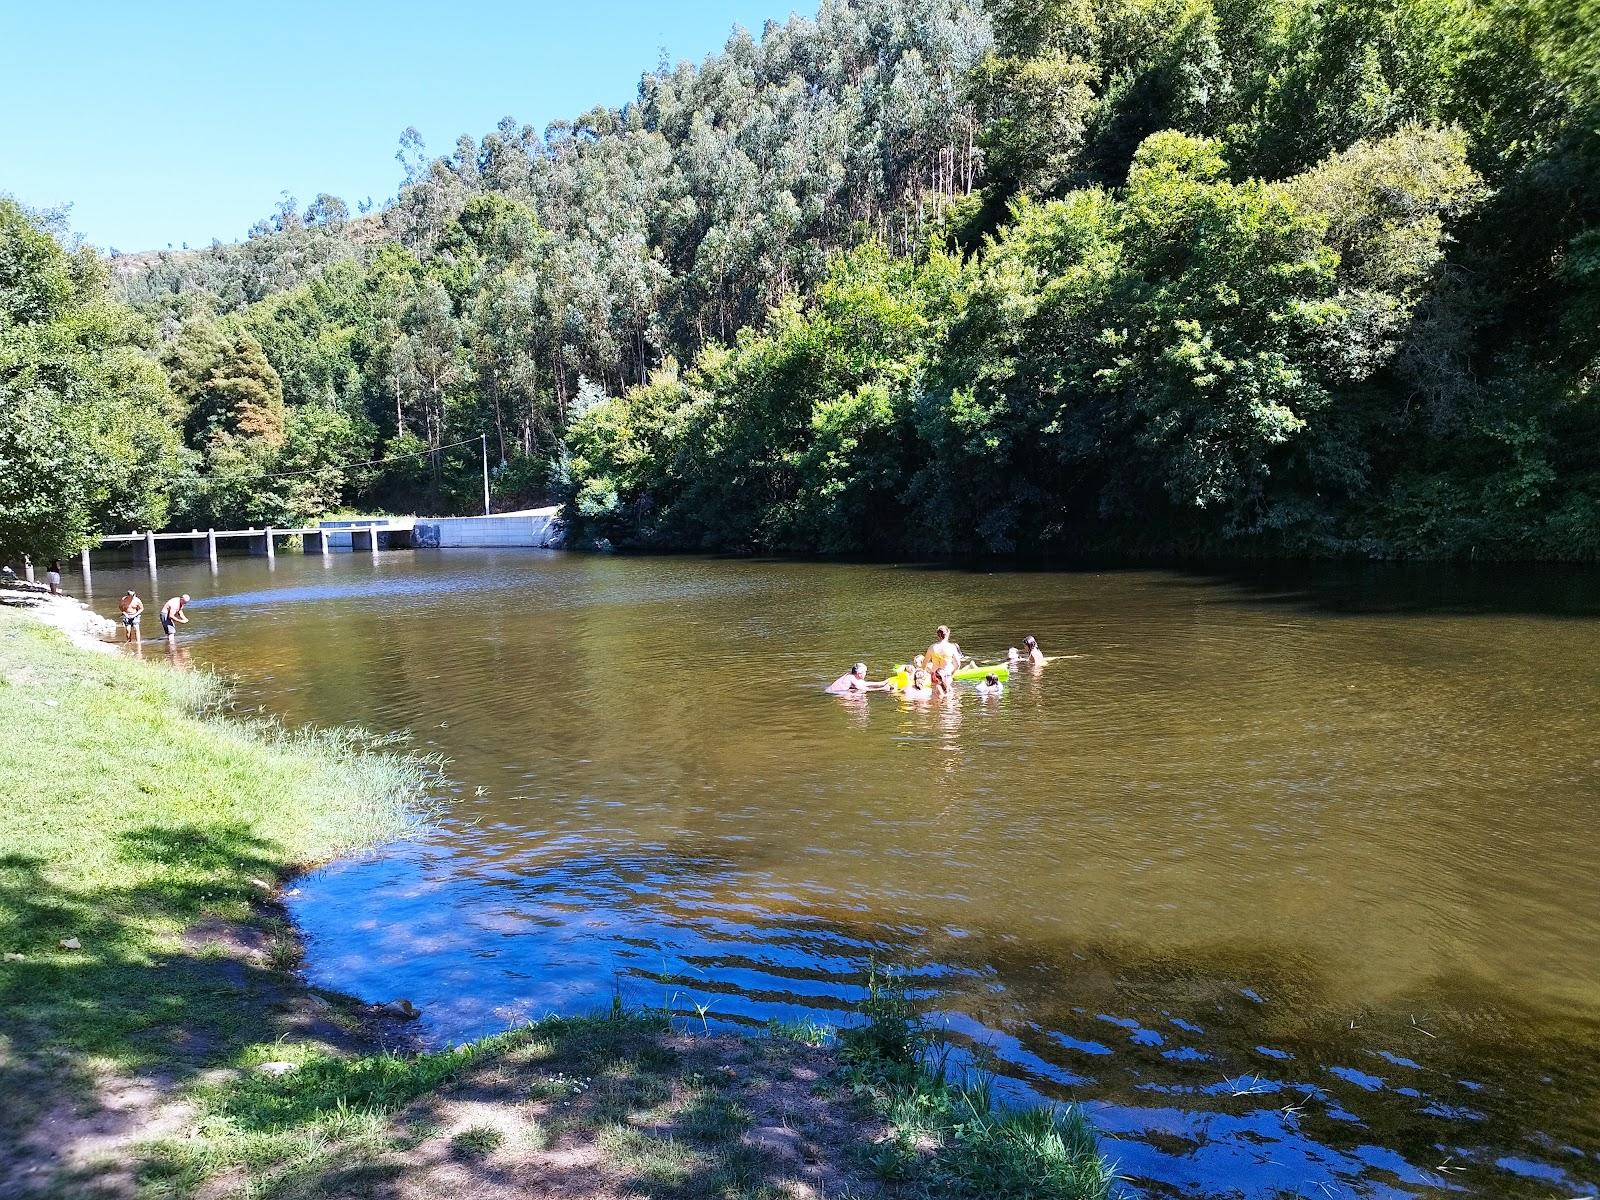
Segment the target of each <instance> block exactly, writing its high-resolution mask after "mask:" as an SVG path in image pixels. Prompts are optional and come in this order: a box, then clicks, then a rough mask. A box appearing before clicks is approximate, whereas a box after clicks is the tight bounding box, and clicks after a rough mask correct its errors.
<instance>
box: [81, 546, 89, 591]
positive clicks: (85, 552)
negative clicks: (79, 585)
mask: <svg viewBox="0 0 1600 1200" xmlns="http://www.w3.org/2000/svg"><path fill="white" fill-rule="evenodd" d="M78 561H79V562H80V563H81V564H83V591H84V594H85V595H91V594H92V591H91V589H90V586H89V547H87V546H85V547H84V548H83V549H82V550H79V551H78Z"/></svg>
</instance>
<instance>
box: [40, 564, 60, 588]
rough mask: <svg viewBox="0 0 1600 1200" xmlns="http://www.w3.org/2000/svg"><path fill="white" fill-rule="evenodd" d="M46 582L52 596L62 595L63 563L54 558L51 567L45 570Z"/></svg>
mask: <svg viewBox="0 0 1600 1200" xmlns="http://www.w3.org/2000/svg"><path fill="white" fill-rule="evenodd" d="M44 581H45V582H46V583H47V584H49V585H50V594H51V595H52V596H59V595H61V561H60V560H59V559H55V558H52V559H51V560H50V565H49V566H48V567H46V568H45V570H44Z"/></svg>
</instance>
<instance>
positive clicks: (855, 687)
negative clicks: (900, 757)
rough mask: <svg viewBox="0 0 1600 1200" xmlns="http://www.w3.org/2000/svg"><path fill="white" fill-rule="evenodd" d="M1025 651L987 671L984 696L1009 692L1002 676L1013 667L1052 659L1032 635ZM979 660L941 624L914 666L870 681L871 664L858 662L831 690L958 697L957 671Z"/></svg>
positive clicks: (980, 690) (1014, 651) (922, 697)
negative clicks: (1024, 662)
mask: <svg viewBox="0 0 1600 1200" xmlns="http://www.w3.org/2000/svg"><path fill="white" fill-rule="evenodd" d="M1022 645H1023V649H1022V650H1018V649H1017V648H1016V647H1015V646H1012V647H1011V649H1010V650H1008V651H1007V652H1006V662H1005V663H1004V664H1003V665H1002V664H996V666H995V668H994V669H993V670H989V671H986V672H985V673H984V676H983V678H982V680H980V681H979V683H978V685H977V692H978V695H980V696H998V695H1000V694H1001V693H1002V692H1004V691H1005V683H1004V682H1003V680H1002V678H1001V676H1002V675H1009V674H1010V670H1011V668H1012V667H1016V666H1018V665H1020V664H1021V663H1022V661H1023V660H1024V659H1026V660H1027V662H1028V663H1029V665H1031V666H1036V667H1042V666H1044V664H1045V663H1047V662H1049V661H1050V660H1049V659H1048V658H1046V657H1045V655H1044V652H1043V651H1041V650H1040V649H1039V642H1038V639H1036V638H1035V637H1034V636H1033V635H1032V634H1031V633H1030V634H1029V635H1028V636H1027V637H1025V638H1023V639H1022ZM977 662H978V660H977V659H975V658H972V657H971V656H970V655H967V654H963V653H962V651H961V647H960V646H958V645H957V644H956V643H955V642H953V641H951V640H950V627H949V626H948V625H941V626H939V628H938V629H937V630H936V631H935V640H934V643H933V645H931V646H929V647H928V648H927V650H926V651H924V652H923V653H921V654H919V655H917V656H916V657H915V658H913V659H912V660H911V663H910V665H908V666H900V667H896V668H895V670H894V672H893V674H891V675H890V676H889V677H888V678H886V679H877V680H872V679H868V678H867V664H866V663H859V662H858V663H857V664H856V665H855V666H853V667H851V668H850V669H849V670H848V671H846V672H845V673H844V674H843V675H841V676H839V678H837V679H835V680H834V681H833V682H832V683H830V684H829V685H828V687H827V690H828V691H829V692H830V693H832V694H833V695H836V696H848V695H854V694H857V693H866V692H897V693H899V694H900V695H902V696H904V697H906V698H907V699H908V700H934V699H943V698H945V697H947V696H951V695H954V694H955V682H956V680H955V677H956V672H957V671H961V670H963V669H970V668H972V667H977Z"/></svg>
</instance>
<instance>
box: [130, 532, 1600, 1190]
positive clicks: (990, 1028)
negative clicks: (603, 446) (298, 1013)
mask: <svg viewBox="0 0 1600 1200" xmlns="http://www.w3.org/2000/svg"><path fill="white" fill-rule="evenodd" d="M102 575H109V576H111V577H110V578H101V580H100V589H101V591H102V593H103V594H105V595H110V596H114V595H115V594H117V593H116V590H113V589H120V587H121V586H123V584H122V581H121V579H120V578H119V577H118V576H116V575H115V573H111V572H103V573H102ZM169 576H170V578H169ZM130 578H132V576H130ZM162 589H163V590H162V595H165V594H167V593H168V592H169V591H173V590H179V589H181V590H186V591H189V592H190V593H191V594H193V595H194V596H195V603H194V605H192V606H191V608H190V612H191V614H192V618H193V620H192V624H190V625H189V626H188V627H187V628H186V629H185V631H184V634H183V635H182V636H181V638H180V647H181V649H182V651H185V652H188V653H191V654H192V655H193V659H194V661H195V663H196V664H197V665H213V666H218V667H220V668H222V669H224V670H225V671H227V672H230V673H232V674H235V675H236V676H237V677H238V678H239V679H240V682H241V687H242V698H243V699H244V700H245V701H246V702H247V703H249V704H252V705H254V704H258V703H259V704H262V705H265V706H266V707H267V708H268V709H269V710H271V711H274V712H277V713H279V714H281V715H283V716H284V717H285V718H286V719H288V720H290V721H310V722H317V723H324V724H329V723H354V724H360V725H364V726H366V727H368V728H373V729H378V730H385V731H386V730H390V729H405V730H408V731H410V732H411V733H412V734H413V735H414V737H415V738H416V739H417V741H418V743H419V744H420V745H421V746H422V747H424V748H426V749H429V750H436V751H439V752H441V753H443V754H445V755H447V756H448V757H449V758H450V760H451V768H450V771H451V774H452V776H453V777H454V778H455V780H456V781H457V782H458V785H459V794H458V795H457V796H456V798H455V799H454V801H453V803H452V805H451V807H450V809H449V811H448V813H447V815H446V816H445V818H444V819H443V820H442V821H441V823H440V826H439V828H438V829H437V830H436V831H434V832H433V833H432V834H430V835H429V836H428V837H427V838H426V839H424V840H421V841H419V842H417V843H414V844H409V845H405V846H399V847H392V848H390V849H388V850H386V851H385V852H383V853H382V854H379V855H376V856H373V857H371V858H368V859H364V860H361V861H356V862H350V863H343V864H339V865H336V866H333V867H329V868H327V869H324V870H322V871H319V872H317V873H315V874H313V875H312V876H310V877H309V878H308V879H307V880H306V881H305V882H304V884H303V892H302V895H301V897H300V899H299V900H298V902H297V910H296V916H297V917H298V918H299V919H300V920H301V921H302V922H303V924H304V925H305V927H306V929H307V930H308V933H309V937H310V956H309V970H310V971H311V972H312V974H313V975H314V976H315V978H316V979H317V980H318V981H319V982H321V983H324V984H328V985H330V986H335V987H341V988H344V989H346V990H350V991H354V992H355V993H357V994H359V995H362V996H365V997H368V998H374V999H388V998H391V997H393V996H397V995H405V996H409V997H410V998H411V999H413V1000H415V1001H416V1002H417V1003H418V1004H419V1005H421V1006H422V1008H423V1009H424V1012H425V1016H424V1018H423V1023H424V1026H425V1030H426V1032H427V1033H428V1034H429V1035H430V1036H432V1037H434V1038H436V1039H439V1040H446V1039H458V1038H462V1037H466V1036H472V1035H476V1034H479V1033H483V1032H487V1031H489V1030H492V1029H496V1028H499V1027H502V1026H504V1025H506V1024H507V1023H509V1022H512V1021H516V1020H519V1019H522V1018H525V1017H528V1016H532V1015H537V1014H540V1013H543V1012H546V1011H549V1010H552V1009H559V1010H563V1011H571V1010H574V1009H583V1008H587V1007H594V1006H598V1005H603V1004H606V1003H609V1000H610V997H611V994H612V992H613V990H620V991H621V993H622V995H623V997H624V999H625V1000H626V1001H628V1002H630V1003H651V1004H660V1003H667V1004H671V1005H674V1006H675V1007H678V1008H680V1009H683V1010H688V1009H689V1008H690V1006H691V1005H694V1004H709V1005H710V1011H711V1013H712V1014H713V1015H714V1016H715V1017H717V1018H719V1019H721V1020H723V1021H728V1022H740V1023H760V1022H764V1021H766V1020H767V1019H769V1018H772V1017H799V1016H813V1017H821V1018H822V1019H825V1020H841V1019H846V1015H847V1011H848V1008H849V1006H850V1004H851V1003H852V1002H853V1001H854V999H855V998H856V997H857V996H858V994H859V987H860V982H861V979H862V976H863V970H864V965H865V962H866V959H867V956H868V955H876V956H878V957H879V958H880V959H886V960H890V961H894V962H897V963H901V964H904V965H905V966H906V967H907V968H908V969H909V970H910V971H911V972H912V975H913V979H914V982H915V986H916V989H917V991H918V994H919V996H920V997H921V999H922V1002H923V1004H924V1006H925V1007H926V1008H927V1010H928V1011H929V1012H930V1014H932V1016H933V1019H935V1020H936V1021H938V1022H940V1023H941V1024H943V1025H944V1026H945V1027H946V1028H947V1029H948V1030H949V1031H950V1034H951V1036H952V1037H954V1038H956V1039H957V1040H958V1041H960V1042H962V1043H964V1044H966V1045H969V1046H971V1047H973V1048H974V1049H975V1051H976V1053H978V1054H979V1055H980V1056H987V1057H989V1058H991V1059H992V1060H993V1062H994V1064H995V1066H996V1067H997V1068H998V1069H999V1070H1000V1071H1001V1072H1002V1073H1003V1074H1004V1076H1005V1077H1006V1080H1007V1086H1009V1087H1011V1088H1013V1089H1016V1090H1018V1091H1024V1090H1025V1091H1033V1092H1039V1093H1043V1094H1046V1095H1051V1096H1060V1097H1071V1098H1076V1099H1081V1100H1084V1101H1085V1102H1086V1103H1088V1104H1089V1105H1090V1106H1091V1107H1092V1109H1093V1110H1094V1116H1095V1119H1096V1120H1097V1122H1098V1123H1099V1125H1100V1127H1101V1128H1102V1129H1103V1130H1104V1131H1105V1132H1106V1134H1107V1137H1106V1150H1107V1152H1108V1153H1109V1154H1110V1155H1111V1156H1113V1157H1114V1158H1116V1159H1117V1160H1118V1161H1119V1163H1120V1164H1121V1169H1122V1171H1123V1172H1124V1173H1125V1174H1126V1175H1128V1176H1129V1177H1130V1178H1131V1180H1132V1181H1133V1183H1134V1184H1135V1185H1136V1187H1137V1189H1138V1190H1139V1191H1140V1192H1142V1193H1143V1194H1147V1195H1151V1196H1162V1195H1168V1194H1173V1195H1176V1194H1180V1193H1181V1194H1194V1193H1202V1194H1208V1195H1218V1196H1249V1197H1263V1198H1265V1197H1275V1196H1280V1195H1286V1196H1287V1195H1292V1196H1324V1195H1326V1196H1344V1195H1361V1196H1412V1195H1447V1194H1448V1195H1494V1196H1512V1197H1518V1196H1520V1197H1530V1198H1531V1197H1548V1196H1551V1195H1564V1196H1565V1195H1570V1196H1578V1195H1586V1194H1592V1193H1593V1192H1594V1191H1595V1187H1596V1181H1597V1179H1600V1122H1597V1117H1596V1113H1597V1111H1600V1107H1597V1106H1600V1082H1597V1081H1600V1054H1597V1047H1600V850H1597V848H1596V843H1595V839H1594V837H1593V835H1592V821H1593V817H1594V813H1595V807H1596V805H1595V802H1596V797H1597V787H1596V784H1597V781H1600V736H1597V734H1600V683H1597V679H1600V675H1597V668H1600V643H1597V640H1596V636H1595V635H1596V632H1597V623H1600V586H1597V584H1596V581H1595V578H1594V576H1593V575H1592V573H1588V574H1584V573H1563V574H1556V575H1551V576H1549V577H1539V578H1530V577H1527V576H1526V575H1524V576H1523V577H1519V578H1516V579H1514V580H1513V579H1507V578H1505V577H1503V576H1499V577H1496V576H1486V575H1481V574H1460V573H1450V572H1441V571H1438V570H1428V571H1371V570H1364V571H1360V572H1354V573H1351V572H1337V573H1319V574H1316V575H1305V574H1300V575H1288V576H1286V575H1282V574H1280V575H1278V576H1270V575H1263V576H1256V577H1252V578H1230V577H1225V576H1216V575H1206V574H1198V573H1193V572H1156V571H1106V572H1076V573H1048V572H1037V573H1025V572H997V573H992V574H984V573H970V572H958V571H940V570H923V569H918V568H909V567H906V568H895V567H868V566H838V565H827V566H825V565H816V564H793V563H754V562H733V561H707V560H694V559H598V558H584V557H577V556H573V557H566V556H562V555H554V554H535V553H523V554H519V553H511V552H507V553H501V554H495V553H487V552H486V553H473V552H449V553H445V554H439V553H436V552H435V553H431V554H430V553H427V552H418V553H416V554H415V555H412V554H405V553H401V554H385V555H382V556H380V557H379V558H377V559H372V558H371V557H370V556H367V555H351V556H338V557H335V558H333V559H331V560H328V561H324V560H322V559H321V558H320V557H312V558H308V559H304V560H302V559H298V558H294V557H289V556H284V557H281V558H279V559H278V561H277V563H276V564H275V566H272V567H269V565H268V564H266V563H265V562H263V561H261V560H250V561H233V562H225V563H224V564H223V565H222V567H221V569H220V571H219V572H218V574H217V575H215V576H214V577H213V576H212V575H210V574H209V572H208V570H207V568H206V567H205V566H204V565H203V564H202V565H200V566H199V567H198V568H194V567H190V566H188V565H187V564H186V565H184V566H182V567H178V568H173V569H168V568H163V572H162ZM940 621H949V622H950V623H951V624H952V625H954V627H955V633H956V636H957V638H958V640H960V641H961V642H962V644H963V645H964V646H965V647H966V648H967V649H968V650H969V651H971V652H975V653H978V654H979V655H980V656H984V657H988V656H990V655H994V656H996V657H998V656H999V655H1001V654H1003V653H1004V650H1005V648H1006V647H1007V646H1010V645H1017V644H1019V643H1020V639H1021V638H1022V637H1023V636H1024V635H1025V634H1027V633H1034V634H1036V635H1037V636H1038V637H1039V640H1040V643H1041V645H1042V646H1043V647H1044V649H1045V651H1046V652H1047V653H1050V654H1061V655H1066V656H1069V657H1064V658H1062V659H1061V660H1060V661H1057V662H1055V663H1052V664H1051V665H1050V666H1049V667H1047V668H1045V669H1044V670H1043V671H1042V672H1028V671H1026V670H1024V671H1021V672H1018V673H1017V675H1016V676H1014V678H1013V681H1012V684H1011V686H1010V687H1009V688H1008V689H1007V691H1006V693H1005V695H1004V696H1002V697H1000V698H998V699H996V700H989V701H984V700H980V699H979V698H978V697H977V696H975V695H974V694H972V693H971V692H970V691H967V692H965V693H964V694H963V695H962V696H961V697H960V699H959V701H958V702H957V703H955V704H951V705H946V704H942V703H931V704H912V703H906V702H904V701H902V700H899V699H897V698H895V697H891V696H886V695H873V696H870V697H867V698H862V699H849V698H838V697H829V696H824V695H822V694H821V693H820V689H821V687H822V685H823V684H825V683H826V682H827V681H829V680H831V679H833V678H835V677H836V676H837V675H838V674H839V673H840V671H842V670H844V669H845V668H846V667H848V665H849V664H850V663H852V662H854V661H856V660H857V659H864V660H866V661H867V663H868V665H869V667H870V668H871V671H872V673H873V675H874V676H878V675H880V674H881V672H882V671H883V670H884V669H885V668H886V667H887V666H888V665H889V663H890V662H891V661H892V660H897V659H903V658H905V657H907V656H909V655H910V654H911V653H913V652H915V651H916V650H919V649H921V648H922V647H923V646H924V645H926V644H927V643H928V642H929V641H930V640H932V629H933V627H934V625H936V624H937V623H939V622H940ZM161 652H162V651H161V650H160V648H159V647H157V646H152V645H149V644H147V645H146V647H145V651H144V653H145V655H146V656H147V657H152V656H155V655H157V654H159V653H161Z"/></svg>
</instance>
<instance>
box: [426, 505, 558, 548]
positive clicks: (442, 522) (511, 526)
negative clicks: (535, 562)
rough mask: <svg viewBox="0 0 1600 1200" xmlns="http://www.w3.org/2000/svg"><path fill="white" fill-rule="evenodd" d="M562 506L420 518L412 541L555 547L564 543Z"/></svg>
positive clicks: (446, 545)
mask: <svg viewBox="0 0 1600 1200" xmlns="http://www.w3.org/2000/svg"><path fill="white" fill-rule="evenodd" d="M560 511H561V510H560V509H559V508H556V507H554V506H552V507H550V508H529V509H524V510H523V511H521V512H510V513H496V514H495V515H494V516H492V517H427V518H419V519H418V521H417V523H416V524H415V525H414V526H412V529H411V544H412V545H414V546H419V547H437V548H440V549H448V548H450V547H452V546H522V547H529V548H534V549H555V548H557V547H559V546H560V545H561V544H562V529H561V522H560V521H558V520H557V519H556V518H557V514H558V513H559V512H560Z"/></svg>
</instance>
